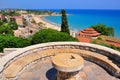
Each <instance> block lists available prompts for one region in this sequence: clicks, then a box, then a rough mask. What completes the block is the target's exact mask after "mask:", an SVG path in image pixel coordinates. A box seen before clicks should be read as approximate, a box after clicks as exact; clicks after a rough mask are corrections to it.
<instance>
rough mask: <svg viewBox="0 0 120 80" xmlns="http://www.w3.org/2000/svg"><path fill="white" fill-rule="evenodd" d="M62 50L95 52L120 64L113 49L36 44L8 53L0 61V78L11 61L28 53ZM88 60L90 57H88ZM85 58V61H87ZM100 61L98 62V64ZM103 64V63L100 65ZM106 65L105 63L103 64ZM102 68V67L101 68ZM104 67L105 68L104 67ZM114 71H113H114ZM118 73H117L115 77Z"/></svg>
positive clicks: (57, 43) (79, 44) (74, 44)
mask: <svg viewBox="0 0 120 80" xmlns="http://www.w3.org/2000/svg"><path fill="white" fill-rule="evenodd" d="M64 48H70V49H80V50H86V51H91V52H96V53H99V54H102V55H105V56H107V57H109V58H112V59H114V60H116V61H117V62H120V60H119V58H120V52H118V51H115V50H113V49H110V48H107V47H103V46H99V45H95V44H90V43H83V42H51V43H43V44H37V45H33V46H29V47H26V48H22V49H19V50H17V51H15V52H13V53H10V54H8V55H6V56H4V57H2V58H1V59H0V63H1V65H0V76H4V69H5V68H6V67H7V66H8V65H9V64H10V63H12V62H13V61H15V60H17V59H19V58H20V57H23V56H25V55H28V54H30V53H34V52H37V51H43V50H47V49H64ZM54 54H55V53H54ZM89 58H90V57H89ZM89 58H87V59H89ZM96 63H97V61H96ZM99 63H100V61H98V64H99ZM102 64H104V63H102ZM105 64H107V63H105ZM103 67H104V66H103ZM105 67H106V66H105ZM114 71H115V70H114ZM118 74H119V72H117V75H118Z"/></svg>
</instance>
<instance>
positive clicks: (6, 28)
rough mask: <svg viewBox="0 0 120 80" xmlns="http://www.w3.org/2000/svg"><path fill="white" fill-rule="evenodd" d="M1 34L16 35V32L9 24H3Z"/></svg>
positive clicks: (0, 29) (0, 27)
mask: <svg viewBox="0 0 120 80" xmlns="http://www.w3.org/2000/svg"><path fill="white" fill-rule="evenodd" d="M0 34H4V35H5V34H7V35H14V32H13V30H12V28H11V27H10V26H9V25H8V24H3V25H2V26H0Z"/></svg>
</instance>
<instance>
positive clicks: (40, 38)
mask: <svg viewBox="0 0 120 80" xmlns="http://www.w3.org/2000/svg"><path fill="white" fill-rule="evenodd" d="M55 41H78V40H77V39H76V38H73V37H72V36H70V35H69V34H67V33H63V32H58V31H57V30H53V29H42V30H40V31H39V32H37V33H36V34H34V35H33V37H32V41H31V44H38V43H45V42H55Z"/></svg>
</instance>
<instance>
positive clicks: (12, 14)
mask: <svg viewBox="0 0 120 80" xmlns="http://www.w3.org/2000/svg"><path fill="white" fill-rule="evenodd" d="M1 14H2V15H4V16H7V15H9V16H20V14H19V13H17V12H16V11H2V12H1Z"/></svg>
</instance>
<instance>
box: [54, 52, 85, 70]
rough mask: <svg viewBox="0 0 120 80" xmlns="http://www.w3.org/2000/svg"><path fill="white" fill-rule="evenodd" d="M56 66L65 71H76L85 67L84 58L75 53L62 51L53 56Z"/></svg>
mask: <svg viewBox="0 0 120 80" xmlns="http://www.w3.org/2000/svg"><path fill="white" fill-rule="evenodd" d="M52 63H53V65H54V67H55V68H56V69H57V70H59V71H63V72H75V71H79V70H81V69H82V68H83V65H84V59H83V58H82V57H81V56H80V55H78V54H73V53H61V54H58V55H56V56H54V57H53V58H52Z"/></svg>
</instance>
